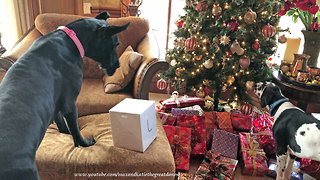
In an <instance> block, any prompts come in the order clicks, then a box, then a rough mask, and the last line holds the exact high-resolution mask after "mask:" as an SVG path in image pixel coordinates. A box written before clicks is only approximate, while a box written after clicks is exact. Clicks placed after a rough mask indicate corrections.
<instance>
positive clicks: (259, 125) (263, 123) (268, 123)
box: [253, 113, 274, 132]
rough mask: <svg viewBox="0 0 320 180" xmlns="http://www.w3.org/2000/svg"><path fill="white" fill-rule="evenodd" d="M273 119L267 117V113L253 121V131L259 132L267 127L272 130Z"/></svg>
mask: <svg viewBox="0 0 320 180" xmlns="http://www.w3.org/2000/svg"><path fill="white" fill-rule="evenodd" d="M273 123H274V119H273V118H272V117H271V116H270V115H269V113H264V114H261V115H260V116H258V117H257V118H256V119H254V120H253V131H254V132H259V131H261V130H264V129H265V128H267V127H269V128H272V126H273Z"/></svg>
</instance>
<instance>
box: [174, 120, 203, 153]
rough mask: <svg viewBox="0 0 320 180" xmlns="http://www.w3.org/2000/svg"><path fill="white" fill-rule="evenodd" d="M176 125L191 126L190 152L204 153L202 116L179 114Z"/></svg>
mask: <svg viewBox="0 0 320 180" xmlns="http://www.w3.org/2000/svg"><path fill="white" fill-rule="evenodd" d="M177 126H181V127H189V128H191V148H192V151H191V154H200V155H201V154H204V153H205V151H206V125H205V122H204V116H193V115H179V116H178V119H177Z"/></svg>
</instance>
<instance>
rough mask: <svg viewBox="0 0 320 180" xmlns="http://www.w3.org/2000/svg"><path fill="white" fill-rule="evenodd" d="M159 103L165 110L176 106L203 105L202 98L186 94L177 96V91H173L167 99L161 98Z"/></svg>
mask: <svg viewBox="0 0 320 180" xmlns="http://www.w3.org/2000/svg"><path fill="white" fill-rule="evenodd" d="M160 103H161V104H162V106H163V108H164V109H166V110H170V109H171V108H176V107H188V106H194V105H199V106H204V105H205V102H204V100H203V99H201V98H198V97H188V96H187V95H184V96H182V97H179V94H178V92H176V91H175V92H173V93H172V96H171V97H170V98H169V99H166V100H161V101H160Z"/></svg>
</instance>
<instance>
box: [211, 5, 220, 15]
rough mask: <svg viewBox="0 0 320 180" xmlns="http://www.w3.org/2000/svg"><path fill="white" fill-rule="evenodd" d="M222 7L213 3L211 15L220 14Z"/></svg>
mask: <svg viewBox="0 0 320 180" xmlns="http://www.w3.org/2000/svg"><path fill="white" fill-rule="evenodd" d="M221 11H222V8H221V7H220V6H219V5H213V8H212V15H214V16H219V15H220V14H221Z"/></svg>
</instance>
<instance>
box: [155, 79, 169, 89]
mask: <svg viewBox="0 0 320 180" xmlns="http://www.w3.org/2000/svg"><path fill="white" fill-rule="evenodd" d="M166 87H167V81H165V80H164V79H159V80H158V81H157V88H158V89H159V90H164V89H166Z"/></svg>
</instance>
